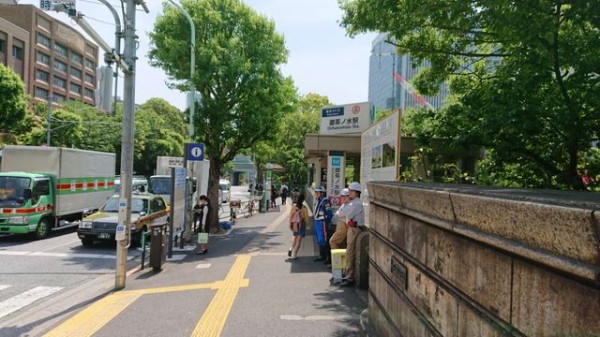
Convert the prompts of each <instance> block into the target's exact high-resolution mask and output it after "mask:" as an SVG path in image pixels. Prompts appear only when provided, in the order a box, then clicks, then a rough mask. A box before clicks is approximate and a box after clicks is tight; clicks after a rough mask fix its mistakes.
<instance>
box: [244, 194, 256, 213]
mask: <svg viewBox="0 0 600 337" xmlns="http://www.w3.org/2000/svg"><path fill="white" fill-rule="evenodd" d="M255 209H256V201H254V198H251V199H250V200H248V203H247V204H246V212H245V213H244V217H245V218H247V217H250V216H252V215H253V214H254V210H255Z"/></svg>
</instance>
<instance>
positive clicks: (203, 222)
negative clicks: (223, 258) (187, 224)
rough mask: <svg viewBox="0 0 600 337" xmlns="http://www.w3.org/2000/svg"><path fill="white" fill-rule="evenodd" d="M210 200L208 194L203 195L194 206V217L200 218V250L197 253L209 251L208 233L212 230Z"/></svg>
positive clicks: (198, 228)
mask: <svg viewBox="0 0 600 337" xmlns="http://www.w3.org/2000/svg"><path fill="white" fill-rule="evenodd" d="M210 208H211V207H210V202H209V201H208V197H206V195H201V196H200V198H198V203H197V204H196V206H194V215H198V217H197V218H196V217H194V219H198V221H199V223H198V226H197V228H196V230H197V232H198V252H196V254H206V253H208V233H209V231H210ZM194 226H195V225H194Z"/></svg>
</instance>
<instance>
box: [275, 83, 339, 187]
mask: <svg viewBox="0 0 600 337" xmlns="http://www.w3.org/2000/svg"><path fill="white" fill-rule="evenodd" d="M329 105H331V102H329V99H328V98H327V97H326V96H320V95H318V94H315V93H309V94H307V95H306V96H303V97H300V98H299V99H298V102H297V104H296V106H295V109H294V111H293V112H291V113H289V114H287V115H286V116H285V118H284V119H283V120H282V122H281V125H282V126H281V132H280V133H279V134H278V135H277V138H276V143H275V144H276V147H275V149H276V151H275V155H274V158H273V161H274V162H276V163H279V164H280V165H282V166H284V168H285V172H284V173H283V174H282V175H281V179H282V180H283V181H287V182H288V183H289V184H293V185H298V184H302V183H305V182H306V175H307V166H306V162H305V160H304V158H305V155H304V138H305V136H306V134H307V133H318V132H319V121H320V113H321V108H322V107H325V106H329Z"/></svg>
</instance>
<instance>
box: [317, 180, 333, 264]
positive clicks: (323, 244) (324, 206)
mask: <svg viewBox="0 0 600 337" xmlns="http://www.w3.org/2000/svg"><path fill="white" fill-rule="evenodd" d="M315 199H316V200H315V209H314V210H313V216H314V219H313V227H314V229H315V239H316V240H317V244H318V245H319V256H317V257H316V258H315V259H314V260H315V261H325V263H326V264H327V263H329V260H330V258H331V257H330V256H329V251H330V249H329V242H327V217H328V215H331V216H332V214H331V203H330V202H329V199H327V198H326V197H325V188H324V187H323V186H318V187H317V188H315Z"/></svg>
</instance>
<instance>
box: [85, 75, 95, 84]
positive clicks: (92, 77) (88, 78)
mask: <svg viewBox="0 0 600 337" xmlns="http://www.w3.org/2000/svg"><path fill="white" fill-rule="evenodd" d="M84 76H85V81H86V82H87V83H90V84H94V76H92V75H90V74H88V73H85V75H84Z"/></svg>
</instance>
